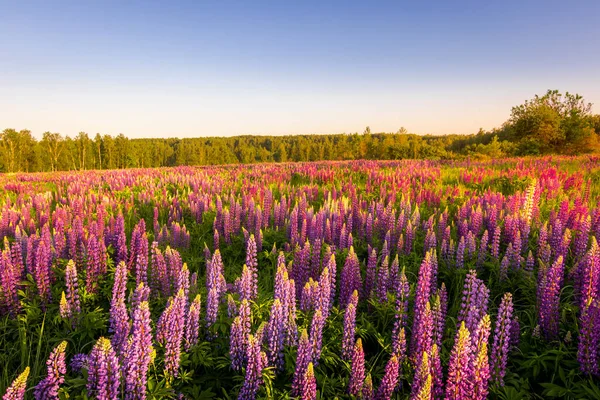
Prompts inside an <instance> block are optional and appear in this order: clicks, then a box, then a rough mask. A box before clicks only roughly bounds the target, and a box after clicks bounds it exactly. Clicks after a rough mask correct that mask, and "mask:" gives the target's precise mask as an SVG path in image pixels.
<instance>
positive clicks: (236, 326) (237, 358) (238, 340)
mask: <svg viewBox="0 0 600 400" xmlns="http://www.w3.org/2000/svg"><path fill="white" fill-rule="evenodd" d="M243 331H244V325H243V323H242V319H241V318H240V316H237V317H235V318H234V319H233V323H232V324H231V332H230V334H229V357H230V358H231V368H232V369H233V370H235V371H240V370H241V369H242V367H243V365H244V362H245V359H246V352H245V350H246V347H247V346H246V344H245V343H244V333H243Z"/></svg>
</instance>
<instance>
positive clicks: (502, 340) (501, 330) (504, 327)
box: [491, 293, 513, 385]
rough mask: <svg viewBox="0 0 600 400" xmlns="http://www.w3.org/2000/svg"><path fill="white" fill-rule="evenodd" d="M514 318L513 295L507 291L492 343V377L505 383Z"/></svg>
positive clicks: (499, 311)
mask: <svg viewBox="0 0 600 400" xmlns="http://www.w3.org/2000/svg"><path fill="white" fill-rule="evenodd" d="M512 319H513V302H512V295H511V294H510V293H505V294H504V297H503V298H502V302H501V303H500V307H499V308H498V317H497V319H496V328H495V330H494V342H493V344H492V356H491V360H492V372H491V375H492V379H493V380H494V381H495V382H496V383H498V384H500V385H503V384H504V374H505V373H506V364H507V362H508V352H509V351H510V330H511V327H512Z"/></svg>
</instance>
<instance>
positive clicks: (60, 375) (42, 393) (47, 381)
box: [33, 341, 67, 400]
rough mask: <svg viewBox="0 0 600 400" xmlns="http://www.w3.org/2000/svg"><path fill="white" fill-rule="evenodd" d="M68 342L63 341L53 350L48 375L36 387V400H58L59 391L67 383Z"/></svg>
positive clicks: (48, 363) (34, 394)
mask: <svg viewBox="0 0 600 400" xmlns="http://www.w3.org/2000/svg"><path fill="white" fill-rule="evenodd" d="M66 348H67V342H66V341H63V342H61V343H60V344H59V345H58V346H56V347H55V348H54V350H52V353H50V357H49V358H48V361H46V365H47V367H48V368H47V375H46V377H45V378H44V379H42V380H41V381H40V383H38V384H37V386H36V387H35V390H34V392H33V396H34V397H35V399H36V400H46V399H51V400H54V399H56V400H58V390H59V389H60V385H62V384H63V383H64V382H65V374H66V372H67V365H66V363H65V349H66Z"/></svg>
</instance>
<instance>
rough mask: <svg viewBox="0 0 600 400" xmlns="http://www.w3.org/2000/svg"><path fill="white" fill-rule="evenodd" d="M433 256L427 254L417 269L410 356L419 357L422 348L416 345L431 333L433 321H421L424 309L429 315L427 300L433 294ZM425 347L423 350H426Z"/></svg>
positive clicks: (430, 253)
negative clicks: (426, 322) (417, 276)
mask: <svg viewBox="0 0 600 400" xmlns="http://www.w3.org/2000/svg"><path fill="white" fill-rule="evenodd" d="M433 254H434V253H432V252H429V253H427V255H426V256H425V259H424V260H423V262H422V263H421V268H420V269H419V278H418V280H417V289H416V294H415V311H414V319H413V336H412V338H411V354H412V355H420V354H421V353H422V350H423V347H421V348H417V347H418V346H417V343H418V342H419V341H422V340H423V338H424V337H426V336H427V335H430V334H431V333H432V328H433V321H431V324H430V325H428V324H424V323H423V321H421V320H422V318H423V316H424V314H425V308H426V307H427V308H429V313H430V314H431V308H430V305H429V306H427V305H428V304H429V298H430V297H431V295H432V294H433V290H434V288H432V287H431V283H432V282H431V277H432V272H433V271H432V270H433ZM428 348H429V347H426V348H425V349H428Z"/></svg>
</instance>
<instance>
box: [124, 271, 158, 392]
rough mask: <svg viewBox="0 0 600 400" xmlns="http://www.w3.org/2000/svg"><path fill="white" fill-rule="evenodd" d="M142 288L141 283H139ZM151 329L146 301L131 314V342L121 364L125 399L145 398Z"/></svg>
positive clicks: (149, 360)
mask: <svg viewBox="0 0 600 400" xmlns="http://www.w3.org/2000/svg"><path fill="white" fill-rule="evenodd" d="M140 286H141V287H143V283H140ZM152 351H153V348H152V327H151V326H150V307H149V305H148V301H147V300H144V301H142V302H140V303H139V305H138V306H137V307H136V308H135V310H134V312H133V326H132V328H131V340H130V342H129V344H128V346H127V354H126V355H125V360H124V363H123V374H124V378H125V398H126V399H128V400H129V399H131V400H143V399H145V398H146V383H147V381H148V367H149V365H150V362H151V357H152Z"/></svg>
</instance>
